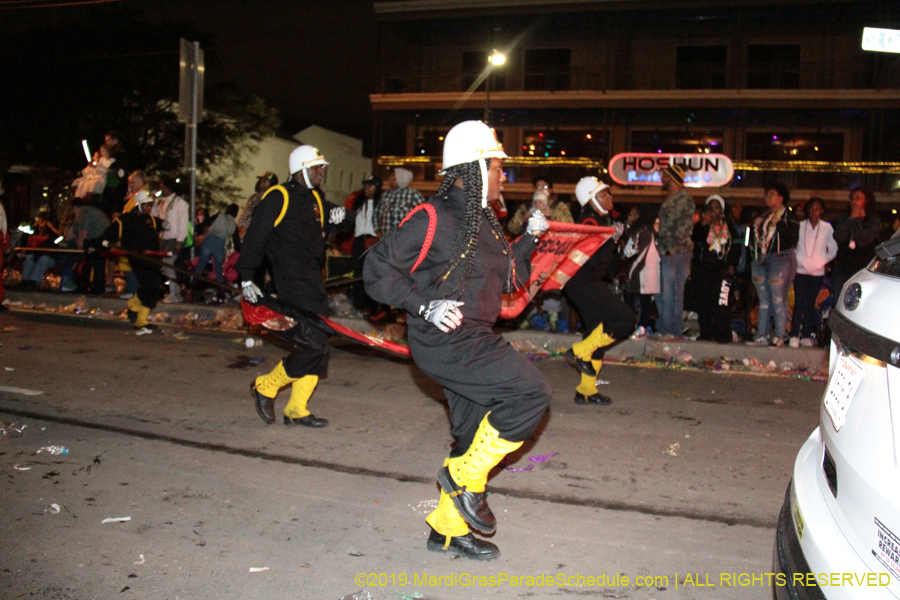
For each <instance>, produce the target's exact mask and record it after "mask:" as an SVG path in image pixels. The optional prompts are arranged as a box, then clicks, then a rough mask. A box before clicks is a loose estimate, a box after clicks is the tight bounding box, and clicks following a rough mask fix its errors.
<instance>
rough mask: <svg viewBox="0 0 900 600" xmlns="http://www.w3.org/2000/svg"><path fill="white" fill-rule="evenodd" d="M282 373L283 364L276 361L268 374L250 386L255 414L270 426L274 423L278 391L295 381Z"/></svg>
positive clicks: (261, 376) (258, 378)
mask: <svg viewBox="0 0 900 600" xmlns="http://www.w3.org/2000/svg"><path fill="white" fill-rule="evenodd" d="M295 380H296V379H295V378H294V377H288V374H287V373H285V372H284V363H282V362H281V361H278V364H277V365H275V368H274V369H272V371H271V372H270V373H267V374H265V375H260V376H259V377H257V378H256V380H254V382H253V383H251V384H250V392H251V393H252V394H253V397H254V399H255V400H256V412H257V413H258V414H259V416H260V417H261V418H262V420H263V421H265V422H266V423H269V424H270V425H271V424H272V423H274V422H275V396H277V395H278V390H280V389H281V388H282V387H284V386H286V385H287V384H289V383H291V382H292V381H295Z"/></svg>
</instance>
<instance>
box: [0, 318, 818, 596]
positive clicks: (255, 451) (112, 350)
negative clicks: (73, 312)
mask: <svg viewBox="0 0 900 600" xmlns="http://www.w3.org/2000/svg"><path fill="white" fill-rule="evenodd" d="M167 332H168V333H169V334H168V335H167V334H166V333H167ZM171 333H172V331H170V330H168V329H165V328H164V331H163V332H161V333H156V334H153V335H148V336H141V337H138V336H135V335H134V333H133V331H132V330H131V328H130V327H129V326H127V325H126V324H123V323H119V322H114V321H98V320H89V319H85V318H73V317H70V316H62V315H50V314H29V313H22V312H6V313H3V314H0V344H2V346H0V367H3V368H2V369H0V421H3V422H5V423H10V422H15V423H17V424H22V423H24V424H26V425H27V427H26V429H25V430H24V432H23V434H22V435H21V436H18V437H10V438H9V439H6V440H3V441H0V469H2V470H3V472H4V474H5V475H6V476H5V477H4V478H3V479H2V484H0V503H2V506H3V507H4V509H3V512H4V518H3V519H2V523H0V539H2V540H3V546H2V547H3V551H2V552H0V586H2V589H4V590H7V593H6V596H8V597H11V598H16V597H23V598H25V597H35V598H79V599H81V598H113V597H115V598H123V597H128V595H129V594H130V595H131V596H132V597H135V598H172V599H174V598H316V599H318V598H323V599H325V598H334V599H337V598H342V597H344V596H346V595H349V594H352V593H354V592H357V591H360V590H363V591H367V592H368V593H369V594H371V596H372V597H375V598H381V597H385V598H394V597H401V598H488V597H491V598H493V597H497V598H513V597H521V596H530V597H538V598H545V597H565V596H568V595H571V594H577V595H585V596H590V597H601V598H602V597H616V598H713V597H715V598H768V597H769V594H770V590H769V589H768V588H766V587H760V586H756V587H729V586H727V585H725V586H720V585H719V584H720V582H722V581H723V580H722V574H723V573H726V574H727V573H764V572H769V571H771V549H772V541H773V535H774V524H775V521H776V518H777V514H778V510H779V508H780V506H781V503H782V500H783V497H784V490H785V488H786V486H787V484H788V481H789V479H790V471H791V466H792V464H793V459H794V456H795V454H796V452H797V450H798V448H799V447H800V445H801V444H802V442H803V440H804V439H805V438H806V437H807V436H808V435H809V433H810V432H811V431H812V429H813V428H814V427H815V425H816V423H817V417H818V402H819V399H820V396H821V394H822V392H823V391H824V383H821V382H809V381H801V380H797V379H788V378H779V377H764V376H758V375H742V374H733V373H732V374H728V373H721V372H719V373H702V372H686V371H682V370H676V369H647V368H638V367H630V366H621V365H615V364H612V365H609V366H608V367H606V368H604V371H603V374H602V376H601V377H602V378H604V379H606V380H608V381H609V384H608V385H607V386H604V388H603V391H604V393H607V394H608V395H610V396H612V397H613V399H614V403H613V405H611V406H609V407H585V406H578V405H575V404H574V403H573V402H572V395H573V392H572V389H573V387H574V385H575V383H576V381H577V375H576V374H575V372H574V371H573V370H572V369H571V368H570V367H568V366H567V365H566V364H565V363H564V362H562V361H559V360H544V361H540V362H538V363H537V364H538V366H539V368H540V369H541V370H542V371H543V372H544V373H545V374H546V375H547V377H548V378H549V379H550V381H551V383H552V385H553V389H554V398H553V403H552V405H551V410H550V412H549V413H548V415H547V416H546V418H545V419H544V422H543V423H542V426H541V428H540V429H539V430H538V432H537V433H536V434H535V436H534V438H533V439H531V440H529V441H527V442H526V444H525V445H524V446H523V448H522V449H521V450H520V451H518V452H517V453H516V454H515V455H513V456H511V457H510V460H509V464H508V466H509V467H511V468H513V469H517V470H515V471H513V470H505V469H501V470H498V471H497V472H496V474H495V476H494V477H493V478H492V479H491V481H490V484H489V491H490V492H492V496H491V506H492V508H493V509H494V512H495V513H496V514H497V516H498V521H499V525H498V532H497V534H496V535H495V536H494V537H493V541H494V542H495V543H496V544H498V546H500V548H501V552H502V556H501V558H500V559H498V560H497V561H493V562H488V563H477V562H474V561H465V560H453V559H451V558H450V557H448V556H444V555H441V554H438V553H431V552H428V551H426V550H425V537H426V530H427V526H426V525H425V522H424V516H425V514H426V513H427V512H428V511H429V505H431V504H433V502H434V501H435V500H436V499H437V497H438V493H437V487H436V485H435V483H434V473H435V472H436V471H437V468H438V467H439V466H440V464H441V462H442V460H443V458H444V457H445V456H446V454H447V452H448V448H449V443H450V436H449V427H448V421H447V415H446V407H445V403H444V401H443V397H442V394H441V391H440V389H439V388H438V387H437V386H436V385H435V384H433V383H432V382H431V381H429V380H428V379H427V378H425V377H424V376H423V375H422V374H421V373H420V372H419V371H418V370H417V369H416V368H415V367H414V366H412V365H411V364H410V363H408V362H406V361H404V360H402V359H398V358H393V357H389V356H386V355H384V354H381V353H379V352H378V351H375V350H371V349H364V348H359V347H356V346H351V345H349V344H345V343H338V344H337V345H336V346H335V347H334V349H333V352H332V360H331V366H330V371H329V374H328V377H327V378H325V379H323V380H322V382H321V383H320V386H319V389H318V391H317V392H316V394H315V396H314V397H313V399H312V401H311V403H310V409H311V410H312V411H313V412H314V413H315V414H316V415H317V416H322V417H326V418H328V419H330V420H331V426H330V427H328V428H327V429H324V430H308V429H304V430H296V429H291V428H288V427H285V426H283V425H281V424H278V425H272V426H266V425H265V424H264V423H263V422H262V421H261V420H260V419H259V418H258V417H257V416H256V414H255V411H254V410H253V406H252V401H251V399H250V396H249V393H248V392H247V388H248V385H249V383H250V381H251V380H252V378H253V377H255V376H256V375H257V374H258V373H262V372H266V371H268V370H269V369H271V367H272V366H273V365H274V364H275V362H277V361H278V360H279V358H280V357H281V356H282V355H283V354H284V350H282V349H279V348H277V347H275V346H274V345H272V344H271V343H269V342H270V341H271V340H267V341H266V342H265V343H264V344H263V346H261V347H259V348H253V349H247V348H246V347H244V346H243V345H239V344H238V343H236V341H241V342H242V341H243V338H236V336H235V335H234V333H228V332H225V333H215V332H204V331H185V332H184V333H183V334H182V335H181V336H179V337H175V336H173V335H171ZM260 357H262V358H263V359H264V360H263V362H261V363H260V364H258V365H255V366H254V365H250V364H249V363H250V362H252V361H251V360H250V359H254V358H257V359H258V358H260ZM287 395H288V391H287V390H284V391H282V394H281V396H279V399H278V402H277V404H276V407H277V409H278V410H280V409H281V407H282V406H283V403H284V402H286V400H287ZM53 445H58V446H64V447H65V448H67V450H68V454H66V455H56V456H54V455H50V454H48V453H47V452H46V451H44V452H40V453H37V451H38V450H39V449H41V448H42V447H48V446H53ZM531 458H536V459H539V460H540V459H543V462H539V461H533V460H530V459H531ZM17 467H18V468H17ZM29 467H30V469H29ZM21 469H27V470H21ZM524 469H527V470H524ZM52 505H58V507H59V512H55V508H53V507H52ZM126 516H127V517H131V519H130V520H129V521H126V522H115V523H107V524H102V520H103V519H106V518H121V517H126ZM254 569H264V570H256V571H253V572H251V570H254ZM358 573H364V574H366V575H364V576H363V577H362V579H360V580H358V581H357V579H356V577H357V574H358ZM381 573H384V575H383V576H381V575H380V574H381ZM424 573H427V574H428V575H435V576H437V575H445V576H451V575H454V574H455V575H456V578H455V579H454V578H452V577H451V578H449V579H444V580H441V581H438V580H434V581H431V584H430V585H429V584H428V581H427V580H425V581H423V580H422V575H423V574H424ZM466 573H468V574H472V575H475V576H481V577H485V578H488V577H494V578H495V579H497V578H499V579H500V580H503V581H501V582H499V583H497V584H496V585H490V583H491V580H490V579H483V580H475V581H472V582H470V583H471V585H464V584H463V583H462V579H460V577H462V575H460V574H466ZM676 573H677V578H678V583H677V589H676ZM371 574H375V575H374V576H372V575H371ZM416 574H417V576H418V580H416V579H415V578H414V576H415V575H416ZM578 574H581V575H582V576H593V577H597V576H600V577H601V578H600V580H599V581H595V582H593V583H591V582H588V583H585V582H584V581H582V582H581V586H580V587H578V580H577V579H574V578H572V579H569V580H568V581H570V582H571V583H572V585H571V586H568V587H567V586H549V585H547V584H546V579H540V578H541V577H544V578H549V577H555V578H556V579H555V580H559V581H566V580H567V579H566V578H567V577H569V576H576V575H578ZM615 574H620V575H619V579H618V580H616V579H614V577H615ZM604 575H605V577H606V578H605V579H604V578H603V576H604ZM625 576H627V577H629V581H628V584H625V583H624V582H623V580H622V577H625ZM645 576H652V577H653V578H655V579H654V580H653V584H652V585H651V584H648V583H647V582H646V581H644V580H643V579H642V580H641V582H640V584H638V583H637V582H636V578H638V577H645ZM516 577H518V578H520V579H518V580H515V581H517V582H518V583H519V585H513V584H511V583H510V578H513V579H515V578H516ZM526 577H532V580H531V586H528V585H525V584H524V582H525V581H526V580H525V579H524V578H526ZM665 577H667V578H668V579H667V580H665V579H664V578H665ZM404 578H405V579H404ZM535 578H537V579H535ZM611 578H612V579H611ZM463 579H464V578H463ZM401 580H403V581H406V585H401ZM467 581H468V580H467ZM537 581H544V585H538V584H537V583H536V582H537ZM698 581H699V582H700V583H703V584H704V585H702V586H701V585H697V583H698ZM379 582H380V583H382V584H385V585H379ZM454 582H455V583H454ZM414 583H417V585H413V584H414ZM495 583H496V582H495ZM707 583H708V584H709V585H706V584H707ZM126 588H127V589H126ZM661 588H664V589H661Z"/></svg>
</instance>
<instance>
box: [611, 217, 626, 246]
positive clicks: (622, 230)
mask: <svg viewBox="0 0 900 600" xmlns="http://www.w3.org/2000/svg"><path fill="white" fill-rule="evenodd" d="M614 227H615V228H616V232H615V233H614V234H613V241H614V242H618V241H619V238H620V237H622V234H623V233H625V224H624V223H620V222H619V221H616V224H615V225H614Z"/></svg>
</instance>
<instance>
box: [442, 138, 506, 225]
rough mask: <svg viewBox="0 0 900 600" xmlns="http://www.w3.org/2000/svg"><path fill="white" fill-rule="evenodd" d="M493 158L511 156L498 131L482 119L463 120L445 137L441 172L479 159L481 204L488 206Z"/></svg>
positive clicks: (484, 206) (483, 206)
mask: <svg viewBox="0 0 900 600" xmlns="http://www.w3.org/2000/svg"><path fill="white" fill-rule="evenodd" d="M492 158H509V157H508V156H507V155H506V152H504V151H503V144H501V143H500V142H499V141H497V132H496V131H494V130H493V129H492V128H490V127H488V126H487V125H486V124H485V123H482V122H481V121H463V122H462V123H459V124H457V125H455V126H454V127H453V129H451V130H450V131H449V132H447V136H446V137H445V138H444V162H443V165H442V167H443V170H442V171H441V173H446V172H447V169H449V168H450V167H455V166H456V165H464V164H466V163H470V162H475V161H478V167H479V168H480V169H481V206H482V208H486V207H487V193H488V182H487V167H488V162H487V161H488V160H490V159H492ZM481 159H485V160H481Z"/></svg>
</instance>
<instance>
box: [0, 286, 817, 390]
mask: <svg viewBox="0 0 900 600" xmlns="http://www.w3.org/2000/svg"><path fill="white" fill-rule="evenodd" d="M125 302H126V301H125V300H122V299H120V298H117V297H114V296H101V297H97V296H76V295H74V294H63V293H50V292H38V291H27V292H21V291H17V290H15V289H12V290H7V292H6V302H5V305H6V306H7V307H8V308H10V309H11V310H13V311H19V310H21V311H32V312H34V311H46V312H54V313H63V314H71V315H77V316H83V317H85V318H93V317H97V318H109V319H114V320H117V319H120V318H121V319H124V317H120V315H121V314H122V313H123V311H124V310H125ZM150 320H151V321H153V322H156V323H161V324H169V325H172V326H176V327H186V328H208V329H217V330H224V331H232V332H235V331H241V332H243V331H244V326H243V319H242V317H241V312H240V306H239V305H238V304H237V303H235V302H229V303H225V304H221V305H211V306H207V305H203V304H186V303H182V304H163V303H162V302H160V303H159V304H158V305H157V306H156V308H155V309H154V310H153V312H152V313H151V315H150ZM333 320H334V321H335V322H337V323H340V324H341V325H344V326H346V327H350V328H352V329H356V330H358V331H360V332H362V333H364V334H369V333H376V332H383V327H377V326H375V325H373V324H372V323H370V322H369V321H366V320H364V319H351V318H345V317H333ZM500 333H501V334H502V335H503V337H504V338H506V339H507V340H508V341H509V342H510V343H511V344H513V345H514V346H515V347H516V348H517V349H518V350H519V351H521V352H523V353H525V354H533V355H538V356H547V355H550V356H555V355H557V354H559V353H560V352H559V351H560V350H561V351H562V352H565V350H566V349H568V348H569V347H570V346H571V345H572V344H573V343H575V342H577V341H580V340H581V335H579V334H573V333H550V332H545V331H535V330H531V329H526V330H512V331H509V330H504V331H501V332H500ZM607 358H608V359H611V360H616V361H631V362H634V361H642V360H645V361H663V362H670V361H671V362H677V363H682V364H693V365H703V364H706V365H712V364H713V363H715V364H716V365H717V369H716V370H729V367H728V366H727V365H729V364H736V365H738V366H740V365H742V364H743V365H744V366H747V367H749V368H750V370H754V371H760V370H761V371H766V370H768V371H791V372H810V373H814V374H818V375H821V374H823V373H827V372H828V350H827V348H789V347H787V346H785V347H784V348H769V347H766V346H748V345H746V344H742V343H734V344H717V343H715V342H700V341H691V340H685V341H679V342H663V341H658V340H655V339H652V338H642V339H638V340H624V341H622V342H620V343H618V344H616V345H615V346H614V347H612V348H611V349H610V350H609V351H608V352H607Z"/></svg>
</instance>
